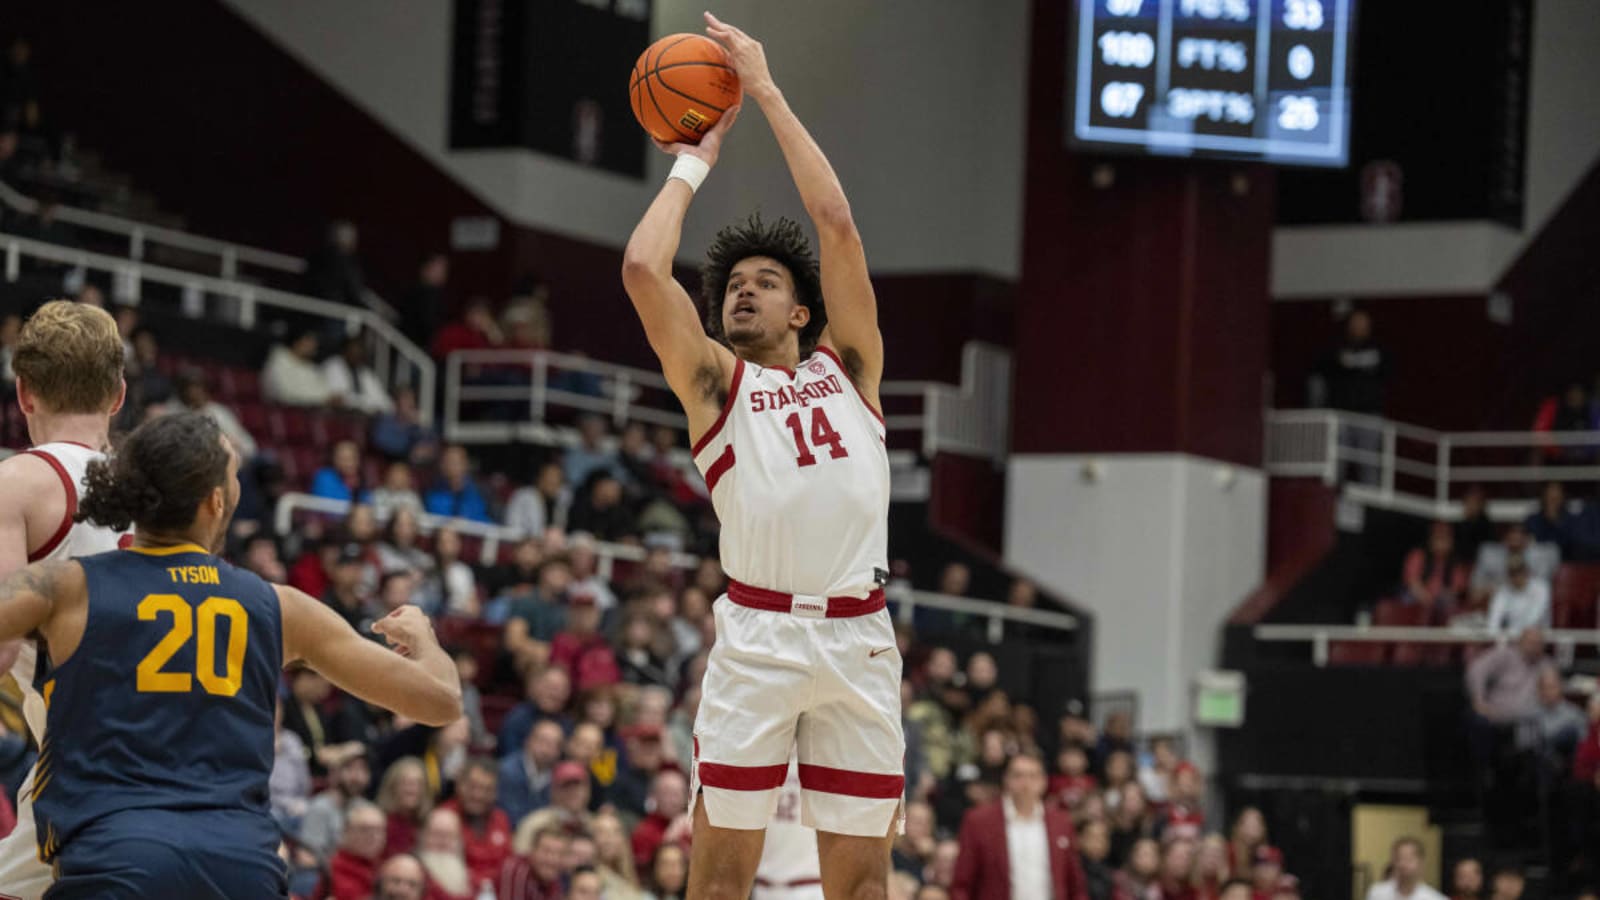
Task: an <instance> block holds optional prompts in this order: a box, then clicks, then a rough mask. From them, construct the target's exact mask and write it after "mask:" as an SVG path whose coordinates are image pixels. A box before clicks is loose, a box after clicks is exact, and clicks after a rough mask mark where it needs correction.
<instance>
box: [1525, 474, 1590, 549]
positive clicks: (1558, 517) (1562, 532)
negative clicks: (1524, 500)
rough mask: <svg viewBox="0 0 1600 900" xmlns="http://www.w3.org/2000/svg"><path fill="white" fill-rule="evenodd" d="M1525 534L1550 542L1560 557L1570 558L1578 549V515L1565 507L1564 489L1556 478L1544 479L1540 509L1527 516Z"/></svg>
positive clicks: (1540, 494) (1537, 539)
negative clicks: (1526, 530) (1559, 553)
mask: <svg viewBox="0 0 1600 900" xmlns="http://www.w3.org/2000/svg"><path fill="white" fill-rule="evenodd" d="M1527 526H1528V534H1529V535H1530V536H1531V537H1532V538H1533V539H1534V540H1535V541H1538V542H1539V543H1541V544H1553V545H1555V547H1556V548H1557V549H1558V550H1559V551H1560V552H1561V558H1562V559H1573V558H1575V556H1576V551H1577V549H1578V540H1577V537H1578V535H1577V530H1578V523H1577V517H1576V516H1574V515H1572V514H1571V513H1570V512H1569V511H1568V509H1567V490H1566V488H1565V487H1563V486H1562V484H1561V482H1559V481H1550V482H1546V483H1545V485H1544V488H1543V489H1541V490H1540V492H1539V509H1538V510H1537V511H1535V512H1534V513H1533V514H1532V515H1530V516H1528V521H1527Z"/></svg>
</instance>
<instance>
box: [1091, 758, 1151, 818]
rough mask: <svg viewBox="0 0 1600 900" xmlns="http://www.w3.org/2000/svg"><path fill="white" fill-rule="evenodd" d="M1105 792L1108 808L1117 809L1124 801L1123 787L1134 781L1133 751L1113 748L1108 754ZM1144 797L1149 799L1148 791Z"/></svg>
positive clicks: (1105, 768)
mask: <svg viewBox="0 0 1600 900" xmlns="http://www.w3.org/2000/svg"><path fill="white" fill-rule="evenodd" d="M1102 768H1103V769H1104V772H1105V788H1104V789H1103V791H1102V793H1104V794H1105V798H1106V808H1107V809H1110V810H1112V811H1115V810H1116V809H1117V807H1118V805H1119V804H1121V803H1122V787H1123V785H1125V784H1128V783H1129V782H1131V781H1133V778H1134V772H1133V753H1132V752H1130V751H1128V750H1121V749H1118V750H1113V751H1111V752H1110V753H1108V754H1106V758H1105V765H1104V766H1103V767H1102ZM1144 799H1145V800H1146V801H1148V800H1149V799H1150V795H1149V794H1148V793H1146V794H1145V795H1144Z"/></svg>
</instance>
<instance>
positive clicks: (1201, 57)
mask: <svg viewBox="0 0 1600 900" xmlns="http://www.w3.org/2000/svg"><path fill="white" fill-rule="evenodd" d="M1354 3H1355V0H1076V12H1075V15H1076V23H1075V25H1076V40H1075V46H1074V48H1073V49H1074V54H1073V56H1074V61H1073V66H1072V73H1071V75H1072V81H1073V83H1072V84H1071V89H1070V90H1069V91H1068V97H1069V101H1070V106H1071V109H1070V110H1069V117H1068V118H1069V122H1070V126H1069V130H1070V138H1071V139H1072V141H1073V142H1074V143H1076V144H1080V145H1086V146H1097V147H1101V148H1106V147H1117V146H1121V147H1124V148H1139V149H1144V150H1148V151H1149V152H1152V153H1163V154H1177V155H1190V154H1192V155H1210V156H1227V157H1241V158H1249V159H1269V160H1279V161H1284V162H1290V163H1297V164H1301V165H1326V166H1342V165H1344V164H1345V162H1346V160H1347V157H1348V151H1349V147H1348V142H1349V138H1348V132H1349V127H1348V123H1349V118H1350V110H1349V104H1350V87H1349V83H1348V79H1349V73H1348V65H1347V63H1348V59H1349V36H1350V22H1351V16H1352V15H1353V12H1354V9H1353V6H1354Z"/></svg>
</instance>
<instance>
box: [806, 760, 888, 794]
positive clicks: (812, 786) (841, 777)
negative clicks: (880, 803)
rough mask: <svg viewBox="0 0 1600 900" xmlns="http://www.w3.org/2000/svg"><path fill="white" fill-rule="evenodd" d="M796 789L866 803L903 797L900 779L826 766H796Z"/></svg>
mask: <svg viewBox="0 0 1600 900" xmlns="http://www.w3.org/2000/svg"><path fill="white" fill-rule="evenodd" d="M800 786H801V787H802V788H805V789H806V790H808V791H822V792H823V793H825V794H843V795H845V796H846V797H865V798H867V799H869V800H897V799H899V798H900V797H901V795H903V794H904V793H905V790H906V779H905V776H904V775H874V774H873V773H871V772H852V771H850V770H849V769H833V768H829V767H828V766H809V765H806V764H805V763H801V764H800Z"/></svg>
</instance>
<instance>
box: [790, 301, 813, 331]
mask: <svg viewBox="0 0 1600 900" xmlns="http://www.w3.org/2000/svg"><path fill="white" fill-rule="evenodd" d="M789 324H790V325H793V326H794V327H795V328H798V329H800V330H802V331H803V330H805V327H806V326H807V325H809V324H811V307H809V306H807V305H805V304H804V303H801V302H800V301H799V300H796V301H795V302H794V308H793V309H791V310H789Z"/></svg>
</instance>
